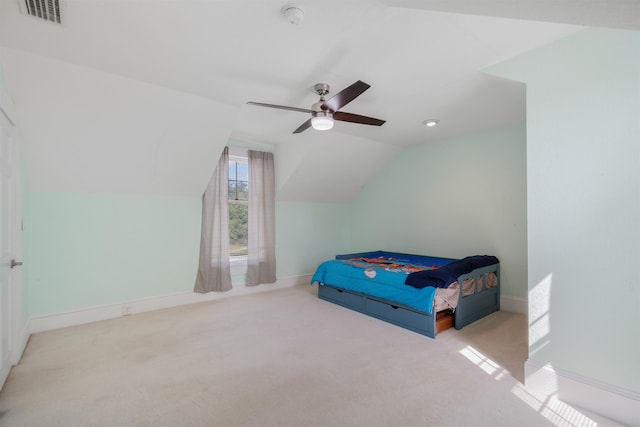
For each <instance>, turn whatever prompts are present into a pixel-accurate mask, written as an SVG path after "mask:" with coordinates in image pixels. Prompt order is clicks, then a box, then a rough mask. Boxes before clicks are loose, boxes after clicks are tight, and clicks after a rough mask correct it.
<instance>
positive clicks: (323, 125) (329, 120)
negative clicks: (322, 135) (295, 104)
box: [311, 111, 333, 130]
mask: <svg viewBox="0 0 640 427" xmlns="http://www.w3.org/2000/svg"><path fill="white" fill-rule="evenodd" d="M311 127H313V128H314V129H315V130H329V129H331V128H332V127H333V115H332V114H331V112H329V111H318V112H316V113H315V114H314V115H313V117H312V118H311Z"/></svg>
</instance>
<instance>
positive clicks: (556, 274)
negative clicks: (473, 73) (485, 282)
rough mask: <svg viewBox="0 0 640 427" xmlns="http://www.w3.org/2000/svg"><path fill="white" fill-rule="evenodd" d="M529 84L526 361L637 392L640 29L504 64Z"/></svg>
mask: <svg viewBox="0 0 640 427" xmlns="http://www.w3.org/2000/svg"><path fill="white" fill-rule="evenodd" d="M493 71H495V72H496V73H497V74H500V75H503V76H506V77H510V78H513V79H517V80H520V81H524V82H526V84H527V129H528V130H527V159H528V164H527V169H528V179H527V181H528V190H527V192H528V220H529V222H528V236H529V238H528V240H529V248H528V254H529V289H530V294H531V297H530V298H529V322H530V333H529V339H530V342H529V345H530V348H529V357H530V360H531V361H532V362H534V363H535V364H536V365H544V364H551V365H552V366H553V367H555V368H556V369H560V370H564V371H569V372H574V373H576V374H579V375H583V376H586V377H591V378H594V379H596V380H597V381H599V382H602V383H606V384H611V385H614V386H617V387H621V388H624V389H627V390H631V391H634V392H636V393H638V392H640V369H638V362H639V361H640V339H639V338H638V337H640V269H639V266H640V221H639V218H640V32H633V31H615V30H605V29H589V30H584V31H582V32H580V33H578V34H577V35H575V36H572V37H569V38H566V39H564V40H561V41H559V42H557V43H555V44H553V45H550V46H547V47H544V48H541V49H537V50H535V51H532V52H530V53H527V54H525V55H523V56H521V57H518V58H515V59H513V60H511V61H508V62H506V63H504V64H500V65H499V66H497V67H495V69H494V70H493Z"/></svg>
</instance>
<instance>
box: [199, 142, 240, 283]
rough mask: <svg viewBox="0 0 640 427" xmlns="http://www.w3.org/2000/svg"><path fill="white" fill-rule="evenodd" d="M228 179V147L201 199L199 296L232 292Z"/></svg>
mask: <svg viewBox="0 0 640 427" xmlns="http://www.w3.org/2000/svg"><path fill="white" fill-rule="evenodd" d="M228 175H229V148H228V147H225V148H224V150H223V152H222V156H220V160H219V161H218V166H217V167H216V170H215V171H214V173H213V176H212V177H211V181H209V185H208V186H207V189H206V190H205V192H204V195H203V196H202V231H201V236H200V264H199V266H198V276H197V278H196V285H195V288H194V291H196V292H201V293H205V292H211V291H216V292H223V291H228V290H229V289H231V267H230V264H229V201H228V198H229V187H228V179H229V177H228Z"/></svg>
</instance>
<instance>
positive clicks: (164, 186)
mask: <svg viewBox="0 0 640 427" xmlns="http://www.w3.org/2000/svg"><path fill="white" fill-rule="evenodd" d="M61 2H62V14H63V16H62V20H63V24H62V25H57V24H52V23H49V22H44V21H42V20H40V19H36V18H33V17H30V16H25V15H23V14H21V13H20V10H19V7H18V0H13V1H11V0H0V46H3V47H5V48H8V49H9V50H7V49H5V51H4V52H5V53H4V55H5V57H4V59H5V62H6V63H5V78H6V79H7V80H10V81H8V82H7V84H8V87H9V91H10V94H11V95H12V96H13V97H14V102H16V104H17V106H18V110H19V111H20V112H21V113H22V116H23V117H22V119H23V121H24V122H25V124H26V125H27V126H26V127H27V128H28V129H27V130H25V135H26V136H25V139H26V140H27V141H26V142H27V160H28V164H31V165H32V166H31V175H33V176H37V178H36V179H32V182H34V183H35V187H36V188H42V189H49V188H51V189H56V188H57V189H67V190H85V189H86V190H87V191H92V190H93V191H95V190H100V191H125V190H127V191H139V192H157V193H176V194H183V193H188V194H200V192H201V191H202V188H204V186H205V185H206V180H207V179H208V176H209V175H210V157H211V156H213V153H214V152H215V151H216V150H217V149H218V148H219V147H221V146H223V145H224V144H225V143H226V139H227V138H229V137H230V138H231V139H233V140H236V141H245V142H248V143H267V144H273V145H275V146H276V147H277V149H278V156H279V159H281V161H280V166H279V167H280V169H279V174H280V178H279V179H280V186H279V189H280V194H281V197H282V198H283V199H290V200H306V199H308V200H317V201H348V200H352V199H353V197H355V195H357V194H358V192H359V191H360V189H361V188H362V186H363V185H365V184H366V182H367V181H368V180H369V179H371V177H373V176H375V174H376V173H377V172H378V171H379V170H381V168H383V167H384V165H385V164H386V162H388V161H389V159H390V158H392V157H393V156H394V155H395V153H397V152H398V150H400V149H402V148H404V147H408V146H412V145H415V144H418V143H422V142H428V141H434V140H442V139H447V138H451V137H455V136H458V135H463V134H468V133H473V132H478V131H481V130H485V129H490V128H494V127H498V126H503V125H507V124H510V123H514V122H519V121H523V120H524V119H525V89H524V86H523V85H522V84H521V83H517V82H511V81H508V80H503V79H500V78H497V77H494V76H490V75H488V74H484V73H483V72H482V70H483V69H484V68H486V67H488V66H490V65H493V64H496V63H498V62H500V61H503V60H505V59H507V58H509V57H512V56H515V55H517V54H519V53H522V52H524V51H527V50H529V49H532V48H535V47H537V46H540V45H543V44H546V43H550V42H553V41H554V40H557V39H559V38H562V37H565V36H567V35H570V34H572V33H574V32H576V31H579V30H580V29H582V28H583V26H605V27H615V28H627V29H640V0H638V1H636V0H634V1H630V0H610V1H595V0H589V1H586V0H509V1H505V0H460V1H455V2H454V1H449V0H446V1H445V0H386V1H384V0H379V1H374V0H357V1H356V0H353V1H348V0H346V1H340V0H323V1H317V0H316V1H313V0H261V1H249V0H233V1H216V0H61ZM285 4H287V5H288V4H295V5H296V6H298V7H300V8H302V9H303V10H304V12H305V16H304V20H303V21H302V22H301V23H300V24H298V25H293V24H290V23H288V22H287V21H286V19H285V18H284V17H283V16H282V14H281V9H282V7H283V6H284V5H285ZM567 24H570V25H567ZM23 52H24V54H23ZM28 54H34V55H35V56H34V57H30V56H28ZM85 70H93V71H85ZM49 76H51V77H55V76H58V77H57V80H55V79H52V80H51V81H46V79H47V78H48V77H49ZM73 76H75V77H73ZM109 76H113V77H109ZM0 77H1V75H0ZM356 80H363V81H365V82H367V83H369V84H370V85H371V88H370V89H369V90H368V91H366V92H365V93H364V94H362V95H361V96H360V97H358V98H357V99H356V100H354V101H353V102H352V103H350V104H348V105H347V106H346V107H344V108H343V111H348V112H352V113H357V114H362V115H367V116H372V117H377V118H381V119H385V120H387V123H386V124H385V125H384V126H382V127H373V126H364V125H356V124H351V123H340V122H339V123H336V126H335V127H334V129H333V130H331V131H328V132H318V131H314V130H312V129H309V130H307V131H306V132H304V133H302V134H298V135H292V134H291V132H292V131H293V130H294V129H296V128H297V127H298V126H299V125H300V124H301V123H302V122H304V121H305V120H306V119H307V118H308V116H307V115H305V113H299V112H292V111H282V110H274V109H268V108H260V107H255V106H250V105H247V104H246V103H247V101H258V102H266V103H273V104H281V105H289V106H294V107H301V108H309V107H310V106H311V104H312V103H314V102H316V101H317V96H316V95H315V94H314V93H313V85H314V84H315V83H318V82H323V83H328V84H329V85H330V86H331V93H330V94H329V97H330V96H331V95H332V94H335V93H337V92H338V91H339V90H341V89H342V88H344V87H346V86H348V85H350V84H351V83H353V82H355V81H356ZM135 82H137V83H135ZM56 85H60V86H59V87H56ZM92 85H94V86H95V89H94V88H93V87H94V86H92ZM74 86H75V88H74ZM98 86H100V87H98ZM154 88H156V89H154ZM125 92H126V93H125ZM154 99H157V101H154ZM56 105H59V107H57V110H59V111H56V108H54V109H53V110H52V109H51V107H56ZM122 105H126V108H122ZM47 108H49V110H47ZM82 108H84V109H85V110H86V111H84V112H81V114H79V115H78V111H79V110H80V109H82ZM62 109H64V111H63V110H62ZM209 116H211V121H210V122H207V118H208V117H209ZM80 118H82V122H79V121H78V120H80ZM427 118H437V119H440V120H441V122H440V125H439V126H437V127H436V128H433V129H427V128H425V127H424V126H422V125H421V122H422V121H423V120H425V119H427ZM63 122H64V123H63ZM171 122H173V123H172V124H171V125H169V123H171ZM123 123H124V124H123ZM110 124H111V126H113V127H114V128H113V129H109V125H110ZM157 124H161V126H159V127H158V125H157ZM185 126H186V127H188V128H189V129H185ZM56 129H57V134H54V133H52V132H54V131H56ZM105 129H107V130H108V132H105ZM189 130H191V131H190V132H189ZM183 132H184V136H185V137H187V136H188V138H181V137H180V135H181V134H182V133H183ZM125 134H126V135H129V137H128V138H125V139H122V138H118V135H125ZM132 135H133V136H132ZM212 140H215V141H216V142H215V143H212V142H211V141H212ZM367 142H369V143H370V144H367ZM145 147H146V148H145ZM363 150H366V151H367V152H368V154H369V157H368V158H369V160H368V161H366V162H362V161H359V160H358V159H360V157H361V153H362V151H363ZM43 153H49V154H48V155H43ZM83 153H84V154H83ZM123 153H126V154H127V157H123V156H122V155H123ZM337 154H339V155H341V158H340V159H337V158H336V155H337ZM51 156H58V157H57V158H58V159H62V160H60V162H57V163H56V162H51V161H50V159H51ZM74 156H78V160H75V161H74V160H73V159H74V158H75V157H74ZM176 156H177V157H176ZM176 158H177V159H179V160H180V163H181V164H184V165H191V166H190V167H188V169H189V171H188V172H187V173H185V172H184V168H182V169H181V168H180V167H179V165H175V164H173V163H172V162H174V161H175V159H176ZM80 159H81V161H80ZM105 159H109V161H108V162H106V161H105ZM171 159H173V160H171ZM285 159H288V160H286V161H285ZM63 162H66V163H65V167H64V168H61V167H59V166H58V167H57V169H56V165H59V164H60V163H63ZM118 162H119V163H118ZM113 164H118V167H119V168H121V169H120V174H119V175H122V176H123V177H125V178H127V179H124V178H122V179H121V180H120V181H118V182H117V183H115V182H114V176H113V172H114V170H113V167H112V166H111V165H113ZM33 165H36V166H33ZM320 165H329V167H327V166H323V167H320ZM354 165H356V166H354ZM145 170H146V172H144V173H141V172H140V171H145ZM181 171H182V172H181ZM185 176H187V177H188V179H186V178H185ZM136 179H137V187H136V184H135V183H136ZM179 180H183V181H184V182H183V183H182V184H175V182H177V181H179ZM334 181H335V182H334ZM132 183H133V184H132ZM83 186H84V187H83ZM172 186H173V187H172ZM174 187H175V188H174ZM136 188H137V190H136Z"/></svg>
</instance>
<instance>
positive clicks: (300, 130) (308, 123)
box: [293, 119, 311, 134]
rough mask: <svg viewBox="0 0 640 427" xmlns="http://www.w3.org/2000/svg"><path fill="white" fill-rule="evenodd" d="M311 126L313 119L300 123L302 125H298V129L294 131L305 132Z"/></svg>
mask: <svg viewBox="0 0 640 427" xmlns="http://www.w3.org/2000/svg"><path fill="white" fill-rule="evenodd" d="M310 127H311V119H309V120H307V121H306V122H304V123H303V124H301V125H300V127H298V129H296V130H294V131H293V133H294V134H295V133H300V132H304V131H305V130H307V129H309V128H310Z"/></svg>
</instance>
